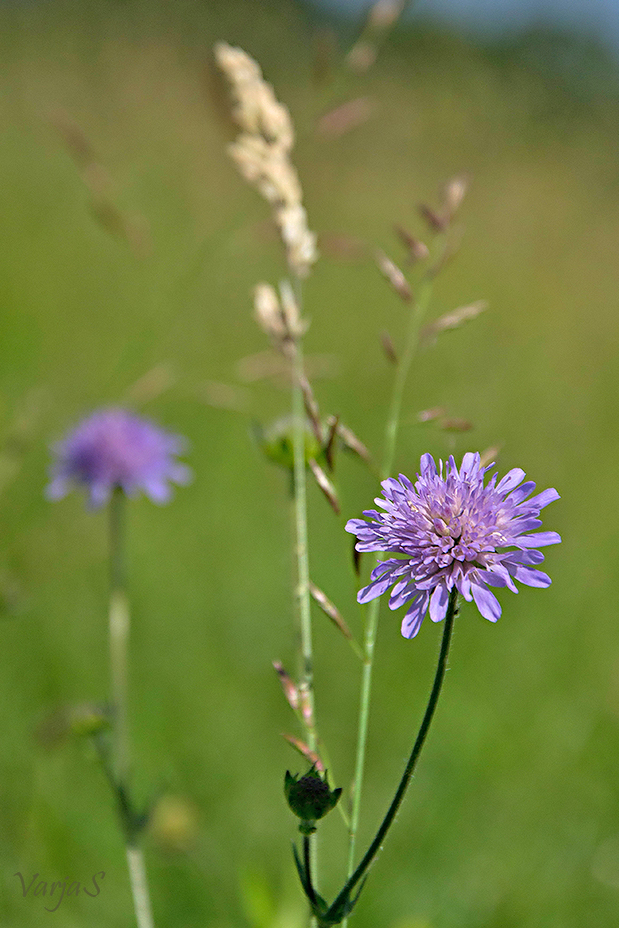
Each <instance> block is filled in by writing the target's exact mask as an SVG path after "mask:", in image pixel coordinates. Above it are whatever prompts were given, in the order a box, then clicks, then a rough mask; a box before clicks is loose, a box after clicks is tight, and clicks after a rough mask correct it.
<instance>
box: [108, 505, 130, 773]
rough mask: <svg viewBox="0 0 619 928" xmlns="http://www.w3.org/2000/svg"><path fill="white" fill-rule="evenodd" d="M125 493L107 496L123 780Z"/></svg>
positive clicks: (118, 761)
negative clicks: (108, 501) (108, 502)
mask: <svg viewBox="0 0 619 928" xmlns="http://www.w3.org/2000/svg"><path fill="white" fill-rule="evenodd" d="M125 503H126V500H125V496H124V494H123V492H122V490H121V489H120V488H116V489H115V490H114V492H113V494H112V498H111V500H110V616H109V621H110V673H111V691H112V692H111V696H112V706H113V711H114V727H113V740H114V751H113V757H114V776H115V779H116V781H117V782H118V783H123V784H125V783H126V780H127V777H128V774H129V733H128V726H127V695H128V692H127V691H128V653H129V627H130V615H129V602H128V599H127V593H126V576H125V570H126V567H125V565H126V557H125Z"/></svg>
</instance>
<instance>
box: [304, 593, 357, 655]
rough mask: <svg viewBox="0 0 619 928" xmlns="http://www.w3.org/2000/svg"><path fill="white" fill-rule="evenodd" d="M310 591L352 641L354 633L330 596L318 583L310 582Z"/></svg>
mask: <svg viewBox="0 0 619 928" xmlns="http://www.w3.org/2000/svg"><path fill="white" fill-rule="evenodd" d="M309 591H310V595H311V597H312V599H313V600H314V602H315V603H317V604H318V605H319V606H320V608H321V609H322V611H323V612H324V614H325V615H326V616H328V617H329V618H330V619H331V621H332V622H333V624H334V625H335V626H336V627H337V628H339V630H340V631H341V633H342V634H343V635H344V637H345V638H347V639H348V640H349V641H352V640H353V634H352V632H351V630H350V629H349V627H348V625H347V624H346V622H345V621H344V619H343V618H342V615H341V613H340V611H339V609H338V608H337V606H336V605H335V604H334V603H332V602H331V600H330V599H329V598H328V596H327V595H326V594H325V593H323V591H322V590H321V589H320V588H319V587H317V586H316V584H314V583H310V585H309Z"/></svg>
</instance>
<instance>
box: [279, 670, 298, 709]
mask: <svg viewBox="0 0 619 928" xmlns="http://www.w3.org/2000/svg"><path fill="white" fill-rule="evenodd" d="M273 667H274V668H275V672H276V673H277V676H278V677H279V682H280V683H281V685H282V690H283V691H284V696H285V697H286V699H287V700H288V705H289V706H290V708H291V709H294V711H295V712H296V711H297V709H298V708H299V690H298V688H297V686H296V685H295V683H294V682H293V680H292V677H291V676H290V674H288V673H286V671H285V670H284V667H283V665H282V664H281V663H280V662H279V661H273Z"/></svg>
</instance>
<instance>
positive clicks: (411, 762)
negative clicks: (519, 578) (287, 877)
mask: <svg viewBox="0 0 619 928" xmlns="http://www.w3.org/2000/svg"><path fill="white" fill-rule="evenodd" d="M457 600H458V591H457V589H456V587H454V588H453V589H452V591H451V593H450V594H449V604H448V606H447V614H446V616H445V626H444V630H443V639H442V641H441V650H440V653H439V658H438V663H437V666H436V673H435V674H434V682H433V684H432V690H431V692H430V698H429V700H428V705H427V706H426V711H425V713H424V716H423V720H422V722H421V726H420V728H419V732H418V734H417V737H416V739H415V743H414V745H413V749H412V751H411V755H410V757H409V759H408V763H407V764H406V768H405V770H404V773H403V775H402V779H401V780H400V785H399V786H398V788H397V790H396V794H395V796H394V797H393V800H392V802H391V805H390V806H389V809H388V811H387V814H386V815H385V817H384V819H383V821H382V824H381V826H380V828H379V829H378V831H377V832H376V835H375V837H374V840H373V841H372V843H371V844H370V846H369V848H368V849H367V851H366V853H365V855H364V857H363V859H362V860H361V862H360V863H359V865H358V867H357V869H356V870H355V871H354V873H353V874H352V875H351V876H350V877H349V878H348V880H347V881H346V883H345V885H344V887H343V888H342V891H341V892H340V894H339V895H338V896H337V898H336V899H335V901H334V902H333V904H332V906H331V909H332V910H335V909H336V908H337V907H338V905H340V904H341V903H342V901H344V900H345V899H347V898H349V897H350V893H351V891H352V890H353V889H354V887H355V886H356V885H357V883H358V882H359V880H360V879H361V878H362V876H363V875H364V873H365V872H366V870H367V869H368V867H369V866H370V864H371V863H372V861H373V860H374V857H375V856H376V854H377V853H378V851H379V850H380V847H381V845H382V843H383V841H384V840H385V836H386V834H387V832H388V831H389V828H390V826H391V824H392V822H393V820H394V818H395V817H396V815H397V812H398V809H399V808H400V806H401V804H402V800H403V799H404V795H405V793H406V790H407V788H408V784H409V783H410V779H411V777H412V775H413V772H414V770H415V766H416V764H417V761H418V759H419V755H420V754H421V749H422V748H423V745H424V743H425V740H426V736H427V734H428V731H429V729H430V724H431V722H432V718H433V716H434V711H435V709H436V705H437V703H438V699H439V696H440V693H441V687H442V685H443V679H444V677H445V671H446V669H447V656H448V654H449V645H450V643H451V634H452V631H453V625H454V618H455V615H456V612H457Z"/></svg>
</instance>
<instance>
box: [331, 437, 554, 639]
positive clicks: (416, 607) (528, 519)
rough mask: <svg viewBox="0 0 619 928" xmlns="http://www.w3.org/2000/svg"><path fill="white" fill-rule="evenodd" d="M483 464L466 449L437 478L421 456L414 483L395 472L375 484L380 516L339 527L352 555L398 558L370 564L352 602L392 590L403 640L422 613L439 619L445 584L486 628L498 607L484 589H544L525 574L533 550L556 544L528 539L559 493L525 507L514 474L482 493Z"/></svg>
mask: <svg viewBox="0 0 619 928" xmlns="http://www.w3.org/2000/svg"><path fill="white" fill-rule="evenodd" d="M493 466H494V465H490V466H489V467H481V462H480V457H479V454H472V453H470V452H469V453H468V454H465V455H464V458H463V460H462V466H461V467H460V470H459V471H458V468H457V467H456V463H455V461H454V459H453V457H450V458H449V461H448V463H447V465H446V467H445V474H443V462H442V461H439V470H438V471H437V468H436V464H435V463H434V459H433V458H432V456H431V455H430V454H424V455H423V457H422V458H421V474H420V475H418V477H417V482H416V483H415V485H414V486H413V484H412V483H411V481H410V480H409V479H408V478H407V477H405V476H404V475H403V474H400V477H399V480H396V479H394V478H390V479H388V480H384V481H383V483H382V488H383V492H384V494H385V499H384V500H383V499H377V500H376V501H375V502H376V503H377V505H379V506H380V507H381V509H384V510H385V512H377V511H375V510H370V511H368V512H364V513H363V514H364V515H365V516H367V517H368V518H369V519H370V521H368V522H366V521H364V520H363V519H351V520H350V521H349V522H348V523H347V524H346V531H347V532H351V533H352V534H353V535H356V536H357V545H356V548H357V551H383V552H386V553H389V554H396V555H398V556H397V557H394V558H389V559H388V560H384V561H379V563H378V566H377V567H375V568H374V570H373V571H372V574H371V583H370V584H369V585H368V586H366V587H364V589H362V590H360V591H359V594H358V596H357V599H358V601H359V602H360V603H366V602H368V601H369V600H371V599H375V598H376V597H377V596H381V595H382V594H383V593H384V592H386V590H388V589H389V587H391V586H393V589H392V591H391V597H390V599H389V608H390V609H398V608H399V607H400V606H403V605H404V604H405V603H407V604H408V609H407V612H406V615H405V616H404V620H403V622H402V634H403V635H404V637H405V638H414V636H415V635H416V634H417V632H418V631H419V629H420V628H421V623H422V622H423V619H424V616H425V614H426V612H427V611H428V607H429V609H430V618H431V619H432V621H433V622H440V621H441V619H444V618H445V614H446V612H447V604H448V601H449V594H450V591H451V590H452V589H453V588H454V586H455V587H456V589H457V590H458V592H460V593H461V594H462V595H463V596H464V598H465V599H466V600H467V601H468V602H471V600H474V601H475V605H476V606H477V608H478V609H479V611H480V612H481V614H482V615H483V616H484V618H486V619H489V620H490V621H491V622H496V620H497V619H498V618H499V616H500V615H501V607H500V605H499V602H498V600H497V598H496V596H495V595H494V594H493V593H491V592H490V590H489V589H488V587H490V586H493V587H503V586H506V587H509V589H510V590H513V592H514V593H517V592H518V590H517V588H516V586H515V584H514V580H518V581H520V582H521V583H525V584H527V585H528V586H537V587H546V586H548V585H549V584H550V582H551V581H550V577H549V576H548V575H547V574H545V573H543V572H542V571H541V570H535V569H534V567H535V566H536V565H538V564H541V562H542V561H543V560H544V555H543V554H542V553H541V552H540V551H537V550H535V549H536V548H541V547H542V546H544V545H553V544H557V543H558V542H560V541H561V538H560V536H559V535H557V533H556V532H536V533H535V534H532V535H531V534H528V533H529V532H531V531H532V530H533V529H536V528H538V527H539V526H540V525H541V521H540V519H539V518H538V516H539V514H540V510H541V509H543V508H544V506H547V505H548V503H551V502H553V500H556V499H559V494H558V493H557V491H556V490H544V491H543V493H538V494H537V496H534V497H532V498H531V499H528V500H527V497H528V496H529V495H530V494H531V493H532V492H533V490H534V489H535V484H534V483H532V482H531V481H527V482H526V483H522V481H523V479H524V476H525V473H524V471H523V470H520V468H518V467H516V468H514V469H513V470H510V471H509V473H508V474H507V475H506V476H505V477H503V479H502V480H501V481H500V482H499V483H497V476H496V474H495V475H493V476H492V477H491V478H490V481H489V482H488V484H487V485H486V486H484V475H485V473H486V472H487V471H488V470H490V469H491V468H492V467H493ZM505 548H515V549H517V550H515V551H513V550H507V551H506V550H501V549H505Z"/></svg>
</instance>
